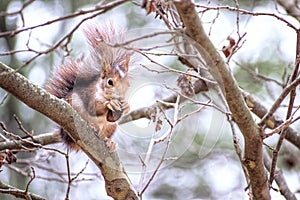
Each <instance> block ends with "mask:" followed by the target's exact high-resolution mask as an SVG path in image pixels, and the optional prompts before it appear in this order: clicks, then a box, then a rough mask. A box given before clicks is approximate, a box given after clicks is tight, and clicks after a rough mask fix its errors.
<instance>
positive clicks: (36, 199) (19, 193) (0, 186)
mask: <svg viewBox="0 0 300 200" xmlns="http://www.w3.org/2000/svg"><path fill="white" fill-rule="evenodd" d="M0 192H1V193H5V194H10V195H13V196H15V197H19V198H26V197H30V199H32V200H45V198H44V197H41V196H38V195H36V194H33V193H30V192H27V191H25V190H20V189H18V188H15V187H13V186H10V185H7V184H5V183H3V182H1V181H0Z"/></svg>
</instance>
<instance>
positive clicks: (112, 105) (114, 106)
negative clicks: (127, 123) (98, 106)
mask: <svg viewBox="0 0 300 200" xmlns="http://www.w3.org/2000/svg"><path fill="white" fill-rule="evenodd" d="M107 108H108V109H109V110H111V111H114V112H116V111H122V102H121V101H120V100H119V99H111V100H110V101H109V103H108V104H107Z"/></svg>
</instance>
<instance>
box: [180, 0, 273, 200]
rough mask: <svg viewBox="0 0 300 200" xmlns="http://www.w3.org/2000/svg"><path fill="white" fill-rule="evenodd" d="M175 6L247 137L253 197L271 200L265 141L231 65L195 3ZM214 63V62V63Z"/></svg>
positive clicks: (246, 154) (187, 1)
mask: <svg viewBox="0 0 300 200" xmlns="http://www.w3.org/2000/svg"><path fill="white" fill-rule="evenodd" d="M175 6H176V8H177V11H178V13H179V15H180V17H181V19H182V22H183V25H184V27H185V33H186V34H187V35H188V36H189V37H191V38H192V39H193V40H194V41H196V42H197V43H198V44H199V45H200V47H201V48H203V49H204V50H205V51H206V53H207V55H206V56H203V58H204V59H208V58H209V59H210V60H205V61H206V63H208V68H209V71H210V73H211V74H212V75H213V77H214V78H215V80H216V81H217V82H218V84H219V86H220V87H221V88H222V91H223V94H224V96H225V98H226V102H227V104H228V106H229V109H230V112H231V113H232V118H233V120H234V121H235V122H236V124H237V125H238V127H239V129H240V130H241V132H242V134H243V137H244V142H245V145H244V158H243V164H244V165H245V166H246V168H247V171H248V174H249V178H250V186H251V191H252V195H253V199H270V198H271V197H270V193H269V186H268V178H267V173H266V170H265V168H264V164H263V140H262V137H261V135H260V131H259V129H258V126H257V125H256V124H255V122H254V120H253V118H252V116H251V113H250V111H249V109H248V107H247V105H246V103H245V101H244V99H243V96H242V94H241V92H240V89H239V87H238V85H237V83H236V81H235V79H234V77H233V76H232V74H231V73H230V71H229V69H228V66H227V65H226V63H225V62H224V60H223V59H222V57H221V56H220V55H219V53H218V52H217V50H216V48H215V47H214V46H213V44H212V42H211V41H210V39H209V38H208V36H207V34H206V33H205V31H204V29H203V27H202V23H201V21H200V19H199V16H198V13H197V11H196V9H195V6H194V4H193V3H192V2H191V1H190V0H182V1H175ZM211 62H212V63H211Z"/></svg>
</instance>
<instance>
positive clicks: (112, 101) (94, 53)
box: [45, 24, 132, 151]
mask: <svg viewBox="0 0 300 200" xmlns="http://www.w3.org/2000/svg"><path fill="white" fill-rule="evenodd" d="M83 32H84V34H85V36H86V38H87V41H88V43H89V46H90V51H89V53H88V55H87V56H86V57H85V58H83V59H81V60H69V61H68V62H67V63H66V64H64V65H62V66H60V67H58V68H56V69H55V70H54V72H53V74H52V76H51V78H50V79H49V80H48V82H47V83H46V86H45V89H46V90H47V91H48V92H50V93H51V94H53V95H55V96H56V97H58V98H61V99H64V100H66V101H67V102H68V103H69V104H70V105H71V106H72V107H73V108H74V109H75V110H76V111H77V112H78V113H79V114H80V115H81V116H82V117H83V118H84V119H85V120H86V121H87V122H88V123H89V124H90V125H91V126H92V127H93V128H94V129H95V130H97V131H98V132H99V135H100V134H104V135H105V136H106V137H107V139H108V141H111V140H110V137H111V136H112V134H113V133H114V132H115V130H116V128H117V125H116V121H117V120H118V119H119V118H120V117H121V115H122V114H123V113H126V112H128V111H129V104H127V103H126V102H125V100H124V99H125V94H126V92H127V90H128V87H129V80H128V68H129V65H130V57H131V55H132V52H131V51H129V50H125V49H124V48H121V47H113V46H112V44H116V43H121V42H124V39H125V38H124V37H125V36H124V33H122V32H121V31H120V32H118V31H117V30H116V29H115V28H114V27H113V26H112V25H111V24H110V25H105V26H102V27H100V26H97V25H95V24H91V25H88V26H87V27H86V28H85V29H84V31H83ZM60 133H61V136H62V139H63V140H64V141H65V143H66V145H67V147H68V148H69V149H71V150H77V151H78V150H79V149H80V148H79V146H78V145H76V144H75V142H74V141H73V140H72V139H71V137H69V136H68V134H67V133H66V132H65V131H64V130H63V129H62V128H61V129H60ZM110 144H111V146H109V147H110V148H112V149H115V145H114V143H110Z"/></svg>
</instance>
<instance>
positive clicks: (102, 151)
mask: <svg viewBox="0 0 300 200" xmlns="http://www.w3.org/2000/svg"><path fill="white" fill-rule="evenodd" d="M0 80H1V81H0V87H2V88H3V89H5V90H6V91H8V92H10V93H11V94H12V95H14V96H15V97H16V98H18V99H19V100H21V101H22V102H24V103H25V104H27V105H28V106H29V107H31V108H33V109H35V110H37V111H39V112H41V113H43V114H44V115H46V116H47V117H49V118H50V119H52V120H53V121H55V122H56V123H58V124H59V125H60V126H61V127H62V128H63V129H64V130H66V131H67V132H68V133H69V134H70V137H71V138H72V139H73V140H74V141H76V143H77V144H78V145H79V146H80V147H81V148H82V150H83V151H84V152H85V153H86V154H87V155H88V156H89V157H90V158H91V159H92V160H93V161H94V163H95V164H96V165H97V166H98V168H99V169H100V170H101V172H102V174H103V177H104V179H105V183H106V191H107V193H108V195H110V196H112V197H113V198H114V199H138V197H137V194H136V191H135V190H134V188H133V187H132V185H131V183H130V181H129V179H128V177H127V174H126V172H125V171H124V168H123V166H122V164H121V162H120V160H119V157H118V155H117V153H116V152H114V153H110V151H109V149H108V148H107V146H106V145H105V142H104V140H103V138H102V139H100V138H99V137H98V136H97V133H96V132H95V131H94V130H93V129H92V128H91V127H90V126H89V125H88V124H87V122H86V121H84V120H83V119H82V118H81V117H80V115H79V114H77V112H76V111H75V110H74V109H73V108H72V107H71V106H70V105H69V104H68V103H66V102H65V101H63V100H61V99H58V98H56V97H55V96H53V95H51V94H49V93H48V92H46V91H45V90H43V89H42V88H39V87H38V86H36V85H34V84H32V83H31V82H29V80H28V79H26V78H25V77H23V76H22V75H20V74H19V73H16V72H15V71H13V70H12V69H11V68H9V67H7V66H6V65H4V64H2V63H1V62H0Z"/></svg>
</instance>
